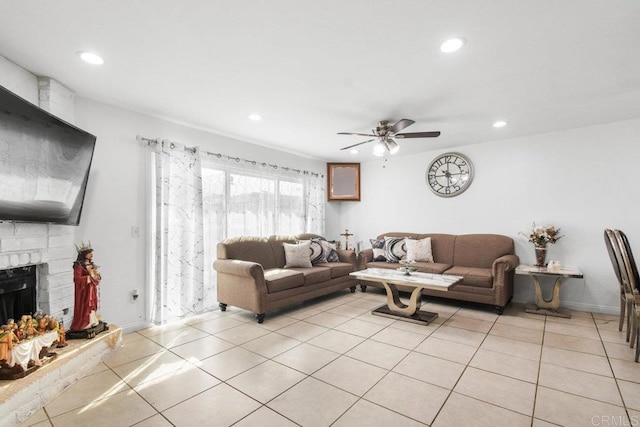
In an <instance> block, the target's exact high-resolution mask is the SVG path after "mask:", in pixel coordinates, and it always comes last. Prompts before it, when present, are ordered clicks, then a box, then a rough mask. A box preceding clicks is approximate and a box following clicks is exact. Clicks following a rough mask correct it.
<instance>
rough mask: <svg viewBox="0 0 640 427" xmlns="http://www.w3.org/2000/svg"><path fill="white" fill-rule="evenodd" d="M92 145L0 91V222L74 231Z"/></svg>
mask: <svg viewBox="0 0 640 427" xmlns="http://www.w3.org/2000/svg"><path fill="white" fill-rule="evenodd" d="M95 143H96V137H95V136H93V135H91V134H90V133H88V132H85V131H83V130H82V129H79V128H77V127H75V126H73V125H71V124H69V123H67V122H65V121H63V120H61V119H59V118H57V117H55V116H53V115H52V114H49V113H48V112H46V111H44V110H43V109H41V108H39V107H37V106H35V105H33V104H32V103H30V102H29V101H27V100H25V99H23V98H21V97H19V96H18V95H16V94H14V93H13V92H11V91H9V90H7V89H6V88H4V87H2V86H0V221H16V222H39V223H54V224H66V225H78V224H79V223H80V214H81V212H82V204H83V202H84V195H85V190H86V188H87V181H88V179H89V169H90V168H91V160H92V158H93V149H94V147H95Z"/></svg>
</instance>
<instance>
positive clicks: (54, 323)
mask: <svg viewBox="0 0 640 427" xmlns="http://www.w3.org/2000/svg"><path fill="white" fill-rule="evenodd" d="M48 329H49V330H50V331H57V332H58V345H57V346H56V347H58V348H60V347H66V346H67V340H66V339H65V332H64V326H63V325H62V323H59V322H58V319H56V316H51V317H50V318H49V326H48Z"/></svg>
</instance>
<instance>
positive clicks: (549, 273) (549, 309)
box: [516, 261, 584, 318]
mask: <svg viewBox="0 0 640 427" xmlns="http://www.w3.org/2000/svg"><path fill="white" fill-rule="evenodd" d="M550 264H551V265H550V266H549V267H540V266H535V265H519V266H518V267H517V268H516V274H519V275H525V276H530V277H531V279H532V280H533V286H534V290H535V293H536V303H535V305H534V304H528V305H527V308H526V312H527V313H535V314H548V315H550V316H556V317H565V318H571V314H569V313H568V312H567V311H566V310H563V309H561V308H560V284H561V283H562V279H564V278H566V277H568V278H576V279H582V278H583V277H584V276H583V275H582V272H581V271H580V270H579V269H577V268H575V267H563V266H561V265H560V263H559V262H557V261H550ZM545 276H546V277H553V278H555V279H556V282H555V284H554V286H553V294H552V296H551V299H549V300H545V299H544V298H543V296H542V288H541V287H540V277H545Z"/></svg>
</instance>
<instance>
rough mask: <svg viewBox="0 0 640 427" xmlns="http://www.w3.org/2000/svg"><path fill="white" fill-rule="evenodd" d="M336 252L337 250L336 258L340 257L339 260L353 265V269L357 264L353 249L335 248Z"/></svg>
mask: <svg viewBox="0 0 640 427" xmlns="http://www.w3.org/2000/svg"><path fill="white" fill-rule="evenodd" d="M336 252H338V258H339V259H340V262H348V263H349V264H351V265H353V268H354V269H355V268H356V267H357V266H358V261H357V258H356V252H355V251H350V250H348V249H336Z"/></svg>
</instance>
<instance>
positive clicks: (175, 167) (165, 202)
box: [150, 141, 215, 323]
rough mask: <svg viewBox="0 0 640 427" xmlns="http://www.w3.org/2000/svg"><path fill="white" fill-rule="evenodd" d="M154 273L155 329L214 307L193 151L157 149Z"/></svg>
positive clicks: (177, 147) (175, 145) (198, 158)
mask: <svg viewBox="0 0 640 427" xmlns="http://www.w3.org/2000/svg"><path fill="white" fill-rule="evenodd" d="M154 160H155V168H154V171H155V186H156V188H155V190H156V191H155V216H154V224H153V229H154V232H155V248H154V250H155V253H154V254H153V259H154V264H155V269H154V276H155V277H154V278H153V288H152V295H151V304H152V306H151V310H150V313H151V320H152V321H153V322H154V323H165V322H167V321H171V320H175V319H179V318H182V317H184V316H187V315H190V314H195V313H201V312H203V311H205V310H208V309H211V308H213V307H214V305H215V294H214V287H213V285H212V284H209V286H207V284H206V283H205V280H204V270H205V265H204V225H203V213H204V210H203V198H202V173H201V171H202V165H201V156H200V152H199V150H198V149H197V148H195V149H185V147H184V146H183V145H181V144H178V143H175V142H166V141H165V142H162V143H158V144H156V148H155V153H154Z"/></svg>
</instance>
